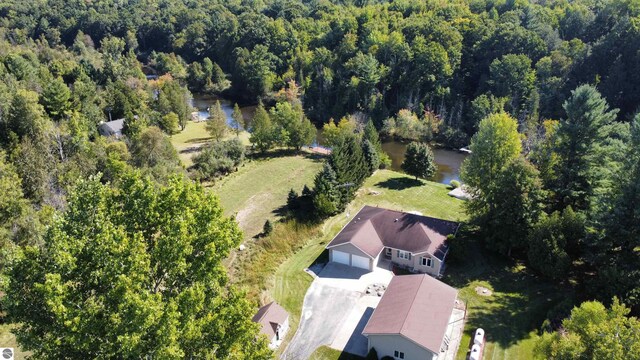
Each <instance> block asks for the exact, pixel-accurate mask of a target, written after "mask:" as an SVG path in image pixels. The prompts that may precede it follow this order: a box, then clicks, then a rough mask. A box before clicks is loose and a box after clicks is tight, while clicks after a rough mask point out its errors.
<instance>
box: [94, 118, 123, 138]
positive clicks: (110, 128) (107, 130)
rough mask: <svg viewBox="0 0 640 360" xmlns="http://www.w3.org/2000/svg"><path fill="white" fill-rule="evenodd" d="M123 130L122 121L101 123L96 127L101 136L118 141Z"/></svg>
mask: <svg viewBox="0 0 640 360" xmlns="http://www.w3.org/2000/svg"><path fill="white" fill-rule="evenodd" d="M123 128H124V119H118V120H113V121H107V122H103V123H102V124H100V126H98V133H99V134H100V135H102V136H115V138H116V139H119V138H120V137H121V136H122V129H123Z"/></svg>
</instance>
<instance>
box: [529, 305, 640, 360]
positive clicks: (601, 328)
mask: <svg viewBox="0 0 640 360" xmlns="http://www.w3.org/2000/svg"><path fill="white" fill-rule="evenodd" d="M628 314H629V309H628V308H626V307H625V306H624V305H623V304H621V303H620V301H619V300H618V299H615V298H614V300H613V304H612V305H611V308H610V309H607V308H605V307H604V305H602V304H601V303H599V302H597V301H587V302H584V303H582V304H581V305H580V307H576V308H574V309H573V310H572V311H571V315H570V316H569V317H568V318H567V319H566V320H564V321H563V322H562V326H563V328H564V329H565V331H566V334H562V333H560V332H557V333H552V334H550V333H547V334H544V336H543V337H542V339H541V341H539V343H538V346H537V347H536V352H537V353H538V354H539V355H540V356H542V357H544V358H546V359H602V358H607V359H615V360H622V359H636V358H638V356H637V354H638V351H639V350H640V335H639V334H640V321H638V319H637V318H635V317H627V316H628Z"/></svg>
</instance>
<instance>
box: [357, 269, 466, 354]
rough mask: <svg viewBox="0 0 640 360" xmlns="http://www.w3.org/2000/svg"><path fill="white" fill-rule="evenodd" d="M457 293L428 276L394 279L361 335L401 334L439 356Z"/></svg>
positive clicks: (409, 276) (406, 276)
mask: <svg viewBox="0 0 640 360" xmlns="http://www.w3.org/2000/svg"><path fill="white" fill-rule="evenodd" d="M457 294H458V292H457V290H455V289H454V288H452V287H450V286H448V285H446V284H444V283H442V282H440V281H438V280H436V279H434V278H431V277H430V276H428V275H404V276H395V277H394V278H393V279H392V280H391V283H389V287H388V288H387V291H386V292H385V294H384V295H383V297H382V299H381V300H380V304H378V307H377V308H376V309H375V311H374V312H373V315H372V316H371V318H370V319H369V322H368V323H367V325H366V326H365V328H364V330H363V332H362V333H363V334H364V335H376V334H377V335H383V334H384V335H394V334H397V335H401V336H404V337H406V338H407V339H409V340H411V341H413V342H415V343H416V344H418V345H420V346H422V347H424V348H425V349H427V350H429V351H431V352H434V353H438V352H439V351H440V346H441V345H442V340H443V338H444V335H445V334H446V331H447V326H448V324H449V319H450V317H451V313H452V311H453V307H454V303H455V300H456V297H457Z"/></svg>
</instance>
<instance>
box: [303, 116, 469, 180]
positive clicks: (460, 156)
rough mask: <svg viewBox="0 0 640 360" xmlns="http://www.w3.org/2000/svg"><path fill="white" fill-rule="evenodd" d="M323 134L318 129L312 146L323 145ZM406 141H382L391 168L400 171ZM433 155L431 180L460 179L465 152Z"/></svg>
mask: <svg viewBox="0 0 640 360" xmlns="http://www.w3.org/2000/svg"><path fill="white" fill-rule="evenodd" d="M323 141H324V136H323V135H322V129H318V132H317V134H316V142H315V143H314V144H313V145H314V146H318V145H319V146H323V145H325V144H324V143H323ZM407 145H408V144H407V143H403V142H400V141H385V142H383V143H382V150H383V151H384V152H386V153H387V155H389V158H391V170H395V171H400V172H403V171H402V168H401V167H400V165H402V162H403V161H404V154H405V153H406V152H407ZM433 156H434V158H435V161H436V165H437V166H438V170H437V172H436V175H435V176H434V178H433V181H436V182H439V183H442V184H449V182H451V180H457V181H460V166H461V165H462V162H463V161H464V159H466V157H467V154H465V153H461V152H458V151H455V150H449V149H442V148H440V149H433Z"/></svg>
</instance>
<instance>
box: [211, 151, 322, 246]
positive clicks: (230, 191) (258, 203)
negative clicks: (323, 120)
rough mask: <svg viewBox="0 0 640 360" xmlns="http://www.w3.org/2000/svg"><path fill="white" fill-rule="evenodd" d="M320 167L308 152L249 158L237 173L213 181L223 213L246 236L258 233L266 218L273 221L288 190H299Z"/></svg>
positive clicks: (280, 211) (314, 157)
mask: <svg viewBox="0 0 640 360" xmlns="http://www.w3.org/2000/svg"><path fill="white" fill-rule="evenodd" d="M321 167H322V159H321V158H320V157H317V156H314V155H311V154H304V153H303V154H301V155H292V156H282V157H275V158H269V159H264V160H250V161H248V162H246V163H245V164H244V165H242V166H241V167H240V168H239V169H238V171H237V172H235V173H233V174H230V175H228V176H226V177H224V178H222V179H220V180H218V181H217V182H216V183H215V184H213V185H212V186H211V187H210V189H211V190H212V191H214V192H215V193H216V194H217V195H218V196H219V197H220V202H221V203H222V206H223V208H224V209H225V212H226V214H227V215H233V214H236V219H237V220H238V223H239V224H240V228H241V229H242V230H243V231H244V233H245V238H246V239H249V238H251V237H253V236H255V235H257V234H259V233H260V232H262V226H263V225H264V222H265V221H266V220H267V219H270V220H272V221H274V220H277V219H278V218H279V216H280V215H281V213H282V208H283V207H284V206H285V205H286V202H287V194H288V193H289V190H291V189H294V190H296V191H297V192H300V191H301V190H302V188H303V187H304V185H305V184H309V185H310V186H311V185H312V184H313V178H314V176H315V175H316V173H317V172H318V171H320V168H321Z"/></svg>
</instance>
